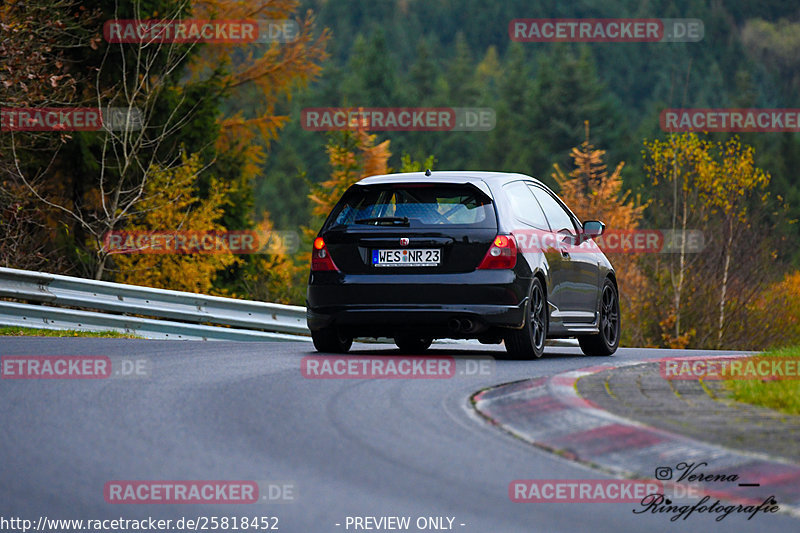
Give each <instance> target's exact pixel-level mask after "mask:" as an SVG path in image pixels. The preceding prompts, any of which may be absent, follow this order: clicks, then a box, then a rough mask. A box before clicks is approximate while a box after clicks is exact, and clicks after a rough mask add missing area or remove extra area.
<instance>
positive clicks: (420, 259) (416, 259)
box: [372, 249, 441, 267]
mask: <svg viewBox="0 0 800 533" xmlns="http://www.w3.org/2000/svg"><path fill="white" fill-rule="evenodd" d="M440 253H441V250H434V249H427V250H424V249H421V250H372V265H373V266H376V267H392V266H403V267H422V266H437V265H438V264H439V261H440V259H439V257H440Z"/></svg>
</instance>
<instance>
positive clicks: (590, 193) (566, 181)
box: [552, 122, 646, 344]
mask: <svg viewBox="0 0 800 533" xmlns="http://www.w3.org/2000/svg"><path fill="white" fill-rule="evenodd" d="M605 153H606V152H605V150H600V149H597V148H595V147H594V145H592V144H591V142H590V141H589V123H588V122H586V140H585V141H583V143H581V145H580V146H579V147H575V148H573V149H572V151H571V152H570V156H571V157H572V159H573V161H574V164H575V168H574V169H573V170H572V171H571V172H570V173H569V174H566V173H565V172H564V171H563V170H562V169H561V168H560V167H559V166H558V164H556V165H554V169H555V172H553V174H552V177H553V179H555V181H556V183H557V184H558V186H559V195H560V196H561V198H562V199H563V200H564V202H565V203H566V204H567V205H568V206H570V209H572V211H573V212H574V213H575V214H576V215H577V216H578V218H580V219H581V220H595V219H599V220H602V221H603V222H605V224H606V228H607V229H609V230H632V229H635V228H637V227H638V226H639V222H640V221H641V219H642V214H643V211H644V209H645V208H646V204H642V202H641V201H640V199H639V198H638V197H632V196H631V193H630V191H625V190H623V182H622V176H621V174H622V168H623V167H624V166H625V163H624V162H620V163H619V164H617V166H616V167H615V169H614V172H612V173H611V174H610V175H609V174H608V171H607V168H606V164H605V162H604V161H603V158H604V156H605ZM610 259H611V261H612V263H613V265H614V268H615V270H616V273H617V282H618V284H619V289H620V308H621V311H622V314H623V321H624V323H626V324H635V319H636V315H637V310H638V309H639V308H640V307H641V306H642V305H643V304H644V301H643V298H642V297H643V295H644V286H645V283H646V279H645V277H644V276H643V275H642V273H641V271H640V269H639V266H638V264H637V258H636V257H635V256H633V255H631V254H613V255H612V256H611V257H610ZM637 331H639V330H638V328H636V327H631V328H623V333H624V334H625V335H626V337H627V338H626V339H625V341H626V342H633V343H636V344H641V343H642V341H643V339H642V338H641V336H640V335H637V334H636V332H637Z"/></svg>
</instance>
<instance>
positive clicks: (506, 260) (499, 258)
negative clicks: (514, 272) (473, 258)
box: [478, 235, 517, 269]
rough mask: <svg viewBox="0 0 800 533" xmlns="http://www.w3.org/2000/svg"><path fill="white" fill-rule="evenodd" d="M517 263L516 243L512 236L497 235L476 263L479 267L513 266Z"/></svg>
mask: <svg viewBox="0 0 800 533" xmlns="http://www.w3.org/2000/svg"><path fill="white" fill-rule="evenodd" d="M516 264H517V243H516V241H514V237H511V236H508V235H498V236H497V237H495V238H494V241H493V242H492V245H491V246H490V247H489V250H488V251H487V252H486V255H485V256H484V258H483V261H481V264H480V265H478V268H479V269H498V268H499V269H502V268H514V266H515V265H516Z"/></svg>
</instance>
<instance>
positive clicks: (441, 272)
mask: <svg viewBox="0 0 800 533" xmlns="http://www.w3.org/2000/svg"><path fill="white" fill-rule="evenodd" d="M604 227H605V226H604V225H603V223H602V222H599V221H594V220H593V221H586V222H584V223H581V222H580V221H579V220H578V218H577V217H576V216H575V215H574V214H573V213H572V212H571V211H570V210H569V208H568V207H567V206H566V205H564V203H563V202H562V201H561V200H560V199H559V198H558V197H557V196H556V195H555V194H554V193H553V192H552V191H551V190H550V189H548V188H547V187H546V186H545V185H543V184H542V183H541V182H539V181H538V180H536V179H534V178H531V177H529V176H526V175H523V174H507V173H497V172H439V171H437V172H430V171H428V172H425V173H422V172H418V173H407V174H388V175H383V176H373V177H370V178H366V179H363V180H361V181H359V182H358V183H356V184H354V185H353V186H351V187H350V188H349V189H348V190H347V191H346V192H345V193H344V195H343V196H342V198H341V200H340V201H339V202H338V203H337V204H336V207H334V209H333V211H332V212H331V213H330V215H329V216H328V218H327V220H326V221H325V223H324V225H323V226H322V229H321V230H320V232H319V234H318V236H317V238H316V239H315V240H314V245H313V251H312V260H311V275H310V277H309V282H308V300H307V302H306V305H307V320H308V327H309V329H310V330H311V334H312V337H313V340H314V346H315V347H316V348H317V350H319V351H321V352H333V353H344V352H347V351H348V350H349V349H350V346H351V344H352V342H353V338H354V337H391V338H394V340H395V343H396V344H397V346H398V347H399V348H400V349H401V350H402V351H404V352H407V353H421V352H424V351H425V350H426V349H427V348H428V347H429V346H430V344H431V342H432V341H433V339H437V338H455V339H468V338H474V339H479V340H480V341H481V342H483V343H500V342H505V345H506V349H507V350H508V352H509V354H510V355H511V356H512V357H517V358H523V359H530V358H535V357H540V356H541V355H542V353H543V351H544V346H545V340H546V339H547V338H563V337H577V338H578V340H579V342H580V346H581V348H582V350H583V352H584V353H586V354H589V355H610V354H612V353H614V352H615V351H616V349H617V346H618V345H619V335H620V313H619V296H618V288H617V279H616V276H615V273H614V269H613V267H612V266H611V263H610V262H609V261H608V259H607V258H606V257H605V255H604V254H603V253H602V252H601V251H600V250H599V248H597V246H596V245H595V246H593V245H594V242H593V241H592V237H594V236H597V235H600V234H601V233H602V232H603V229H604Z"/></svg>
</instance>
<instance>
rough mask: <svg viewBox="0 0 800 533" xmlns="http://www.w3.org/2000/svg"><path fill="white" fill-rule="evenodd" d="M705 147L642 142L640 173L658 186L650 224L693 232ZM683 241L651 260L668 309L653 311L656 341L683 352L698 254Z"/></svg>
mask: <svg viewBox="0 0 800 533" xmlns="http://www.w3.org/2000/svg"><path fill="white" fill-rule="evenodd" d="M708 149H709V145H708V143H707V142H706V141H704V140H701V139H700V138H699V137H698V136H697V135H696V134H694V133H690V134H686V135H670V136H669V137H668V138H667V139H666V140H664V141H662V140H658V139H656V140H654V141H652V142H647V141H645V149H644V150H643V152H642V155H643V157H644V159H645V164H644V169H645V173H646V174H647V176H648V179H649V180H650V183H651V185H652V186H653V187H654V188H657V190H658V194H655V195H654V196H655V198H656V200H655V201H654V202H653V204H652V210H651V212H652V213H653V214H654V216H652V217H651V220H652V221H653V222H654V223H655V224H659V225H661V226H662V227H661V228H660V229H669V230H671V231H673V232H674V231H678V232H679V233H680V234H683V235H685V234H686V232H687V231H688V230H690V229H697V228H698V227H700V224H701V222H702V220H703V218H704V216H705V215H704V213H703V206H702V204H701V203H700V202H699V198H698V196H699V192H698V188H697V185H696V180H697V169H698V168H699V167H700V166H701V165H702V164H703V163H704V162H705V161H706V160H707V159H708V157H709V156H708ZM686 244H687V243H686V241H685V240H682V241H681V243H680V251H679V252H677V253H675V254H668V255H666V256H665V257H664V258H663V260H662V258H661V257H660V256H659V257H655V258H653V259H652V263H653V265H652V266H651V269H650V277H651V280H653V281H654V289H655V290H657V291H659V293H661V294H666V295H669V299H670V301H669V302H668V303H667V305H668V306H669V311H668V312H664V311H663V310H656V309H653V310H652V311H653V312H654V313H657V315H658V316H659V320H658V325H659V327H660V328H661V335H660V337H661V339H660V341H661V342H663V343H664V344H666V345H667V346H669V347H672V348H685V347H686V346H688V345H689V343H690V342H691V340H692V338H693V337H694V336H695V335H696V333H697V329H696V327H695V324H692V323H691V322H690V326H689V327H685V322H684V320H683V316H684V314H685V309H684V308H685V307H686V301H685V300H686V292H685V291H686V285H687V281H688V279H687V278H688V276H689V272H690V271H691V269H692V266H693V264H694V263H695V262H696V261H697V260H698V257H699V256H698V255H697V254H694V253H692V252H691V250H689V249H687V246H686Z"/></svg>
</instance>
